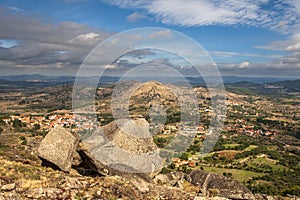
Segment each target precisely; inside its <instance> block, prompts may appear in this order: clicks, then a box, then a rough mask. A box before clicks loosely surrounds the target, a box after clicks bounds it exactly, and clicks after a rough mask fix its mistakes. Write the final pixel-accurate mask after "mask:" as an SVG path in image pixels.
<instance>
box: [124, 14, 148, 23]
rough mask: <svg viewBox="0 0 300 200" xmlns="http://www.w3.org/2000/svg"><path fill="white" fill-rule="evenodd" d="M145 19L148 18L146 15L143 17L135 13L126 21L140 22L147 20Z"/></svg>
mask: <svg viewBox="0 0 300 200" xmlns="http://www.w3.org/2000/svg"><path fill="white" fill-rule="evenodd" d="M145 18H147V17H146V16H145V15H142V14H140V13H137V12H134V13H132V14H130V15H128V16H127V18H126V19H127V21H129V22H136V21H139V20H141V19H145Z"/></svg>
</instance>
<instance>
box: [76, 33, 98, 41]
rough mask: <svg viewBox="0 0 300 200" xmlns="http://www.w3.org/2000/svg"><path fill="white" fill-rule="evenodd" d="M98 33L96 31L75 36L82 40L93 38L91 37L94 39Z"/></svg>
mask: <svg viewBox="0 0 300 200" xmlns="http://www.w3.org/2000/svg"><path fill="white" fill-rule="evenodd" d="M99 36H100V35H99V34H98V33H93V32H91V33H86V34H81V35H78V36H76V38H78V39H80V40H84V41H87V40H93V39H96V38H98V37H99Z"/></svg>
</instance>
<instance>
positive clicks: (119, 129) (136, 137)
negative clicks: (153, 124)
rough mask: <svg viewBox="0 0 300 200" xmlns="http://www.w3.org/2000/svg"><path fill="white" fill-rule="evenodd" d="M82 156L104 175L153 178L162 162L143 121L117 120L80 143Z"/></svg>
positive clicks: (146, 123) (147, 125)
mask: <svg viewBox="0 0 300 200" xmlns="http://www.w3.org/2000/svg"><path fill="white" fill-rule="evenodd" d="M82 143H83V146H84V147H83V148H82V151H81V156H82V157H83V158H84V162H90V164H91V166H92V168H94V169H96V171H97V172H99V173H100V174H103V175H108V174H109V175H115V174H116V175H125V174H127V175H128V174H140V175H142V176H144V177H145V178H148V179H150V178H152V177H153V176H155V175H156V174H157V173H159V172H160V170H161V168H162V167H163V165H162V164H163V160H162V158H161V157H160V155H159V149H158V147H157V146H156V144H155V143H154V141H153V138H152V135H151V134H150V132H149V124H148V122H147V121H146V120H145V119H142V118H140V119H136V120H131V119H119V120H116V121H113V122H111V123H110V124H108V125H105V126H103V127H101V128H99V129H98V130H96V131H95V132H94V133H93V134H92V135H91V136H89V137H88V138H86V139H84V140H83V141H82Z"/></svg>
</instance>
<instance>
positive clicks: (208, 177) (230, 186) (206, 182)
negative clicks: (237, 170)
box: [186, 170, 255, 200]
mask: <svg viewBox="0 0 300 200" xmlns="http://www.w3.org/2000/svg"><path fill="white" fill-rule="evenodd" d="M186 179H187V180H188V181H189V182H190V183H192V184H193V185H196V186H198V187H200V189H201V190H202V193H203V194H204V195H207V196H219V197H225V198H229V199H247V200H250V199H255V197H254V195H253V194H252V193H251V191H250V190H249V189H248V188H246V187H245V186H244V185H242V184H241V183H240V182H239V181H237V180H233V179H230V178H226V177H223V176H219V175H217V174H213V173H208V172H204V171H201V170H194V171H192V172H191V173H190V174H189V175H188V176H187V177H186Z"/></svg>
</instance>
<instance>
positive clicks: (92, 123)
mask: <svg viewBox="0 0 300 200" xmlns="http://www.w3.org/2000/svg"><path fill="white" fill-rule="evenodd" d="M16 119H17V120H20V122H21V123H22V124H23V125H24V126H25V127H27V128H34V127H35V126H37V125H38V127H39V128H40V129H42V130H44V131H49V130H50V129H51V128H53V127H54V126H56V125H61V126H64V127H66V128H70V130H71V131H74V132H75V131H83V130H88V129H93V128H95V127H96V126H97V125H98V124H97V120H96V119H92V117H91V116H83V115H77V114H69V113H63V114H57V113H56V114H50V115H46V116H43V115H30V114H20V115H10V116H9V117H8V118H6V119H3V121H4V122H5V123H6V124H10V125H12V124H13V121H14V120H16Z"/></svg>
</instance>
